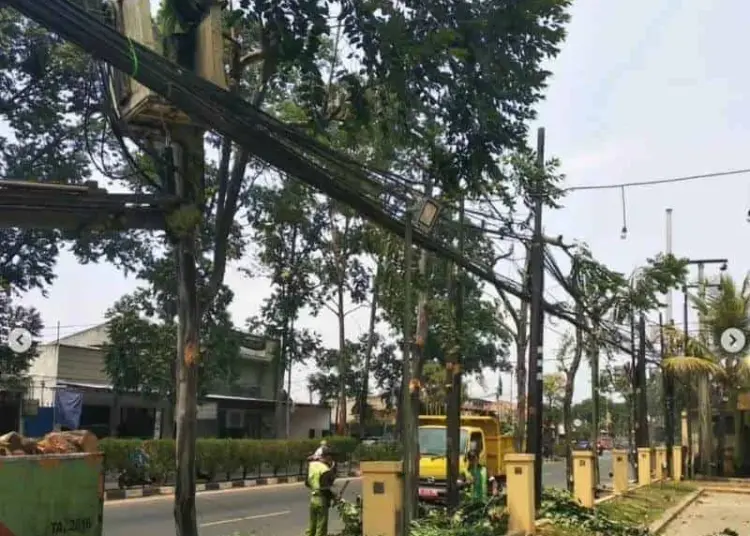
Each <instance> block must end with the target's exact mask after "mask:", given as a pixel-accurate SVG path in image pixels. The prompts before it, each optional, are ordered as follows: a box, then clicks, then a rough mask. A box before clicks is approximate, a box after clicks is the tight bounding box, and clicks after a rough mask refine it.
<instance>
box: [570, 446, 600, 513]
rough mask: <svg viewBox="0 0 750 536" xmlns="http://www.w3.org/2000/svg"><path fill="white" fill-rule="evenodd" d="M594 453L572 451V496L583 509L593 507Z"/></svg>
mask: <svg viewBox="0 0 750 536" xmlns="http://www.w3.org/2000/svg"><path fill="white" fill-rule="evenodd" d="M594 486H595V483H594V453H593V452H591V451H590V450H574V451H573V494H574V495H575V498H576V499H578V502H580V503H581V505H582V506H584V507H585V508H593V507H594Z"/></svg>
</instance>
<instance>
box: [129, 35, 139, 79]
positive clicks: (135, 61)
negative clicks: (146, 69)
mask: <svg viewBox="0 0 750 536" xmlns="http://www.w3.org/2000/svg"><path fill="white" fill-rule="evenodd" d="M128 44H129V45H130V58H131V59H132V60H133V72H132V74H131V75H130V76H131V77H132V78H135V75H136V74H138V53H136V51H135V45H133V40H132V39H131V38H129V37H128Z"/></svg>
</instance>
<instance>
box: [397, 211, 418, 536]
mask: <svg viewBox="0 0 750 536" xmlns="http://www.w3.org/2000/svg"><path fill="white" fill-rule="evenodd" d="M413 219H414V211H413V210H412V209H407V211H406V215H405V218H404V224H405V230H404V333H403V338H404V339H403V350H402V353H403V372H402V374H403V376H402V383H401V421H402V428H401V441H402V442H403V445H404V467H403V469H404V479H403V482H404V488H403V489H404V493H403V501H404V509H403V512H402V519H401V522H402V526H401V534H408V533H409V527H411V522H412V521H413V520H414V519H415V518H416V516H417V507H418V502H419V496H418V491H419V490H418V489H417V483H418V482H417V479H418V471H419V465H418V464H419V452H418V448H417V446H418V440H419V438H418V436H417V434H418V430H417V423H416V422H414V410H413V408H412V398H411V392H412V390H413V389H414V382H416V381H418V378H414V377H412V362H411V361H412V358H411V344H412V316H413V313H414V309H413V306H412V302H411V279H412V278H411V275H412V274H411V273H412V253H413V251H412V249H413V248H412V225H413Z"/></svg>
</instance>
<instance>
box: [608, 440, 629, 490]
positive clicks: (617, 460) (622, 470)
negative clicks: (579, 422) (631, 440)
mask: <svg viewBox="0 0 750 536" xmlns="http://www.w3.org/2000/svg"><path fill="white" fill-rule="evenodd" d="M629 480H630V479H629V478H628V451H627V450H613V451H612V481H613V484H614V488H615V494H617V495H621V494H623V493H625V492H626V491H628V488H629V487H630V482H629Z"/></svg>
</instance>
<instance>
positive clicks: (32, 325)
mask: <svg viewBox="0 0 750 536" xmlns="http://www.w3.org/2000/svg"><path fill="white" fill-rule="evenodd" d="M13 301H14V300H13V294H12V292H11V291H7V292H6V291H0V389H8V388H9V387H23V386H24V378H25V377H26V374H27V372H28V370H29V367H30V366H31V364H32V363H33V361H34V359H35V358H36V356H37V342H36V341H34V342H33V343H32V344H31V346H30V347H29V349H28V350H26V351H25V352H21V353H17V352H14V351H13V350H12V349H11V347H10V345H9V344H8V343H9V340H8V336H9V335H10V332H11V331H12V330H13V329H14V328H23V329H26V330H28V331H29V333H30V334H31V336H32V340H33V339H36V338H38V337H39V336H40V335H41V331H42V328H43V327H44V326H43V324H42V318H41V316H40V314H39V311H37V310H36V309H34V308H28V307H23V306H20V305H16V304H14V303H13Z"/></svg>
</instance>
